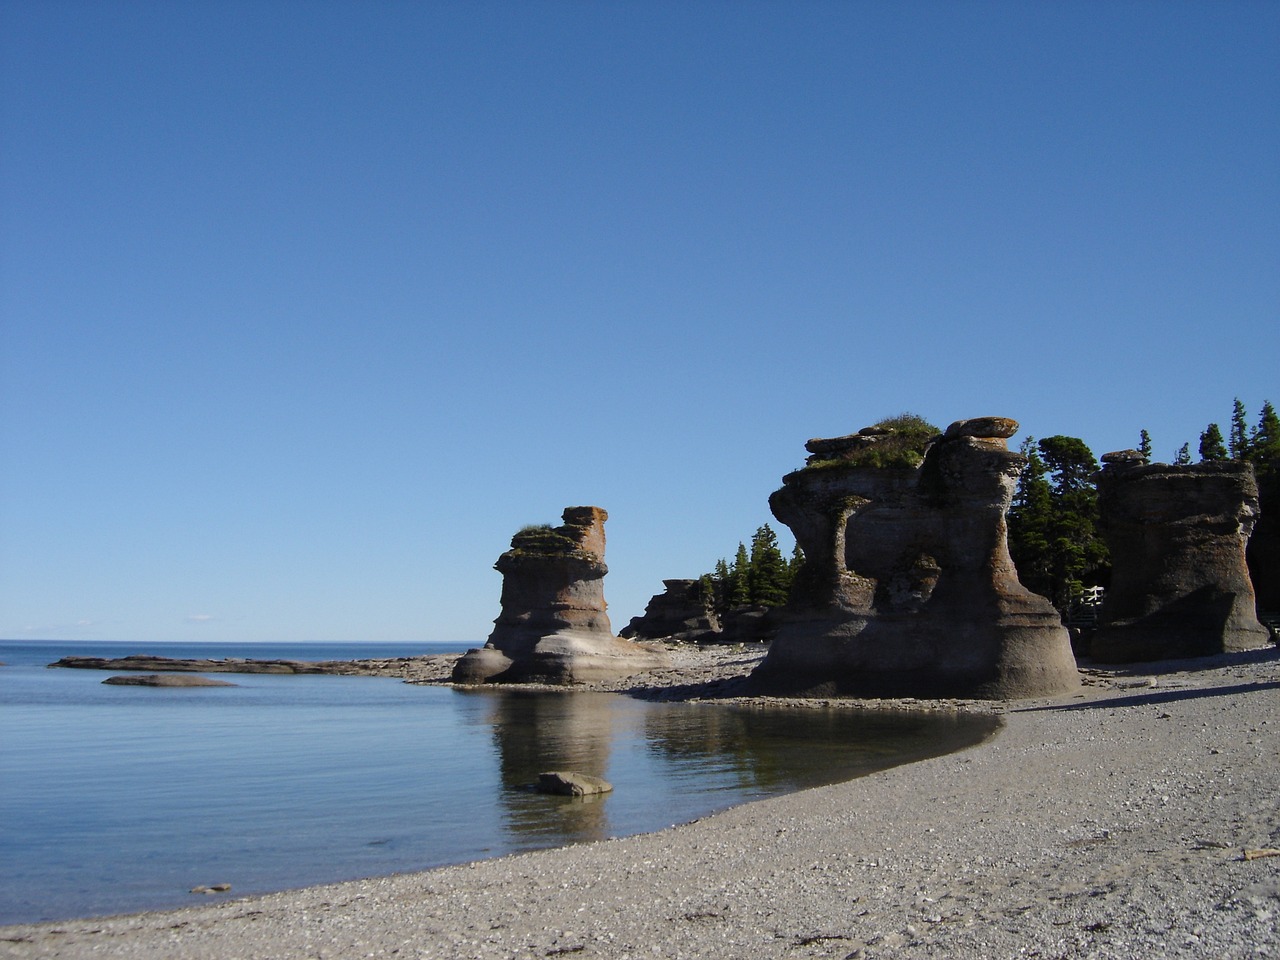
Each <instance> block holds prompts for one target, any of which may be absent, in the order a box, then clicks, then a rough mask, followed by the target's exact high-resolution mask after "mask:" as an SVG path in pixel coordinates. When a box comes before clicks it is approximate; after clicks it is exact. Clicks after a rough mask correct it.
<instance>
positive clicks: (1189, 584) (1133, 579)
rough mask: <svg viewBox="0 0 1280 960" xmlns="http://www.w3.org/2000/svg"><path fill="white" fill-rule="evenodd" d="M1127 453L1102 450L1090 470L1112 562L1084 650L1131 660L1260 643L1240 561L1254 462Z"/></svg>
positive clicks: (1254, 492)
mask: <svg viewBox="0 0 1280 960" xmlns="http://www.w3.org/2000/svg"><path fill="white" fill-rule="evenodd" d="M1131 454H1132V451H1120V452H1118V453H1113V454H1107V455H1105V456H1104V457H1103V458H1102V459H1103V463H1104V466H1103V468H1102V471H1101V473H1100V474H1099V475H1098V511H1099V515H1100V516H1099V529H1100V530H1101V532H1102V535H1103V538H1104V539H1105V540H1106V542H1107V546H1108V548H1109V549H1110V551H1111V565H1112V568H1111V586H1110V588H1109V589H1108V590H1107V596H1106V600H1105V601H1104V603H1103V606H1102V611H1101V614H1100V616H1099V626H1098V631H1097V633H1096V634H1094V637H1093V641H1092V644H1091V646H1090V653H1091V655H1092V657H1093V658H1094V659H1095V660H1098V661H1101V662H1103V663H1134V662H1139V661H1150V660H1168V659H1182V658H1185V657H1205V656H1212V655H1214V654H1218V653H1225V652H1229V651H1236V650H1251V649H1255V648H1258V647H1263V646H1266V645H1267V644H1268V643H1269V642H1270V633H1269V632H1268V630H1267V628H1266V627H1264V626H1263V625H1262V624H1261V623H1259V622H1258V618H1257V612H1256V610H1255V608H1254V593H1253V584H1252V583H1251V581H1250V579H1249V569H1248V567H1247V565H1246V563H1245V547H1246V544H1247V543H1248V542H1249V535H1250V533H1251V532H1252V530H1253V524H1254V521H1255V519H1256V517H1257V514H1258V488H1257V484H1256V482H1255V480H1254V475H1253V467H1252V466H1251V465H1250V464H1248V463H1243V462H1237V461H1227V462H1221V463H1197V464H1186V465H1170V464H1164V463H1153V464H1147V463H1144V462H1143V461H1142V460H1141V459H1140V458H1138V457H1135V456H1132V455H1131Z"/></svg>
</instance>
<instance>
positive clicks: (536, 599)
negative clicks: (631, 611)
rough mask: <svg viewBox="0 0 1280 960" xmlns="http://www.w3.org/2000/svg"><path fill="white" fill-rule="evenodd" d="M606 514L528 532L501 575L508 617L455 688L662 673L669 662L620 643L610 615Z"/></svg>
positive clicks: (572, 516) (471, 656) (572, 510)
mask: <svg viewBox="0 0 1280 960" xmlns="http://www.w3.org/2000/svg"><path fill="white" fill-rule="evenodd" d="M608 517H609V515H608V514H607V513H606V512H605V511H604V510H601V509H600V508H599V507H568V508H566V510H565V511H564V523H563V525H561V526H559V527H551V526H542V527H528V528H526V529H524V530H521V531H520V532H519V533H517V534H516V535H515V536H514V537H512V538H511V549H510V550H508V551H507V552H506V553H504V554H503V555H502V556H500V557H499V558H498V562H497V563H496V564H494V569H496V570H497V571H498V572H499V573H501V574H502V612H501V613H500V614H499V616H498V619H497V620H495V621H494V629H493V632H492V633H491V634H490V635H489V640H488V642H487V643H486V644H485V645H484V647H482V648H479V649H473V650H468V651H467V652H466V654H464V655H463V656H462V658H461V659H459V660H458V663H457V665H456V666H455V667H454V670H453V676H452V679H453V682H454V683H461V684H480V683H553V684H572V683H582V682H588V681H595V680H608V679H613V678H616V677H625V676H629V675H631V674H634V673H641V672H643V671H645V670H653V669H656V668H658V667H661V666H663V665H664V664H665V662H666V657H665V654H664V653H663V652H662V651H661V650H658V649H654V648H650V647H645V646H641V645H639V644H635V643H630V642H628V641H626V640H622V639H620V638H618V637H615V636H614V635H613V630H612V627H611V626H610V624H609V615H608V614H607V613H606V612H605V610H606V606H607V605H606V603H605V599H604V585H603V581H604V576H605V574H607V573H608V572H609V569H608V567H606V566H605V563H604V548H605V536H604V522H605V520H607V519H608Z"/></svg>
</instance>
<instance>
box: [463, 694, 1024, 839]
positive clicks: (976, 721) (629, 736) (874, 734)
mask: <svg viewBox="0 0 1280 960" xmlns="http://www.w3.org/2000/svg"><path fill="white" fill-rule="evenodd" d="M467 695H476V696H485V697H489V698H491V703H490V705H489V710H488V713H487V716H486V718H485V719H486V720H487V722H488V723H489V724H490V726H491V729H492V737H493V742H494V745H495V747H496V753H497V760H498V768H499V771H500V778H501V791H500V797H499V806H500V809H501V813H502V820H503V824H502V828H503V830H504V832H505V834H506V838H505V839H506V843H507V845H509V847H510V848H511V849H514V850H527V849H534V848H538V847H547V846H556V845H560V844H566V843H576V842H582V841H588V840H602V839H605V838H608V837H614V836H625V835H628V834H634V833H643V832H648V831H650V830H656V829H661V828H663V827H666V826H669V825H672V824H676V823H682V822H687V821H689V820H695V819H697V818H699V817H702V816H705V815H707V814H709V813H712V812H714V811H716V810H721V809H724V808H726V807H729V806H733V805H734V804H737V803H742V802H745V801H747V800H755V799H760V798H763V797H769V796H776V795H779V794H783V793H788V792H791V791H794V790H799V789H803V788H806V787H813V786H819V785H823V784H829V783H836V782H840V781H843V780H848V779H852V778H853V777H857V776H861V775H864V774H867V773H872V772H874V771H876V770H882V769H885V768H887V767H892V766H896V765H898V764H902V763H908V762H911V761H913V760H920V759H924V758H927V757H932V756H939V755H941V754H944V753H950V752H953V751H955V750H960V749H963V748H965V747H968V746H972V745H974V744H976V743H979V742H981V741H982V740H984V739H986V738H987V737H988V736H990V735H991V734H992V733H993V732H994V731H995V730H996V729H997V727H998V726H999V721H998V720H997V719H996V718H995V717H992V716H944V715H935V714H927V713H918V714H907V713H886V712H883V711H856V710H851V709H846V708H816V709H797V708H794V707H762V706H754V705H753V706H740V705H735V706H729V705H722V704H707V703H704V704H687V703H686V704H671V703H663V704H657V703H647V702H644V701H638V700H633V699H630V698H628V697H624V696H619V695H616V694H607V693H562V692H555V693H544V692H530V691H512V690H504V691H496V690H484V691H477V692H476V693H474V694H472V693H468V694H467ZM548 770H573V771H577V772H579V773H586V774H590V775H591V776H595V777H602V778H604V779H606V780H608V781H610V782H611V783H612V784H613V785H614V792H613V793H610V794H605V795H603V796H598V797H589V798H568V797H557V796H548V795H545V794H538V793H534V792H533V791H532V790H531V784H533V783H534V782H535V781H536V780H537V777H538V774H539V773H542V772H544V771H548Z"/></svg>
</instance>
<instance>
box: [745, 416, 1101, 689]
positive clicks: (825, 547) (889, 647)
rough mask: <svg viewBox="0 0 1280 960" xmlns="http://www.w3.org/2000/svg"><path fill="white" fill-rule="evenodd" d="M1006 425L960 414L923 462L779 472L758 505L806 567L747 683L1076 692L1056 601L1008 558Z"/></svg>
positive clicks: (1010, 478)
mask: <svg viewBox="0 0 1280 960" xmlns="http://www.w3.org/2000/svg"><path fill="white" fill-rule="evenodd" d="M1017 429H1018V425H1017V422H1016V421H1014V420H1010V419H1008V418H1005V417H980V418H976V419H971V420H960V421H957V422H956V423H954V424H952V426H951V428H950V429H949V430H948V431H947V433H946V434H944V435H943V436H941V437H939V436H937V435H936V431H934V435H932V436H929V437H928V438H927V439H926V440H925V441H924V457H923V462H921V461H920V460H919V457H918V455H917V456H914V457H913V456H912V454H913V453H914V450H913V449H912V448H911V447H909V446H904V447H903V448H902V449H899V450H897V451H895V452H894V456H892V457H887V456H883V455H881V453H880V452H879V451H877V452H876V454H875V455H867V456H865V457H862V458H859V457H854V458H852V459H850V460H849V461H848V462H847V463H837V464H825V463H824V464H820V465H810V466H809V467H806V468H805V469H803V470H797V471H795V472H793V473H791V474H788V475H787V476H786V477H784V478H783V485H782V488H781V489H779V490H777V491H775V492H774V494H773V495H772V496H771V497H770V498H769V506H770V508H771V509H772V511H773V514H774V516H775V517H777V518H778V519H779V520H780V521H782V522H783V523H785V524H787V526H789V527H790V528H791V530H792V532H793V533H794V534H795V537H796V541H797V542H798V543H799V545H800V548H801V549H802V550H803V551H804V555H805V564H804V567H803V568H802V570H801V573H800V575H799V580H798V582H797V584H796V586H795V587H794V588H793V592H792V599H791V601H790V602H789V603H788V605H787V606H786V607H785V608H784V609H783V610H781V611H780V612H779V619H780V621H781V623H780V625H779V627H778V633H777V635H776V637H775V638H774V640H773V643H772V646H771V647H770V649H769V653H768V655H767V656H766V658H765V660H764V662H763V663H762V664H761V665H760V666H759V667H758V668H757V669H756V671H755V672H754V673H753V675H752V678H751V681H750V682H751V685H752V686H753V687H755V688H756V689H757V690H758V691H760V692H764V693H770V692H772V693H780V694H793V695H821V694H849V695H857V696H909V697H955V696H964V697H988V698H997V699H1006V698H1014V697H1032V696H1047V695H1054V694H1060V693H1064V692H1068V691H1071V690H1074V689H1075V688H1076V687H1078V685H1079V676H1078V674H1077V672H1076V667H1075V660H1074V658H1073V657H1072V654H1071V645H1070V640H1069V638H1068V635H1067V631H1066V629H1065V628H1064V627H1063V626H1062V623H1061V621H1060V619H1059V617H1058V614H1057V611H1056V610H1054V608H1053V606H1052V605H1051V604H1050V603H1049V601H1048V600H1046V599H1044V598H1043V597H1040V596H1038V595H1036V594H1033V593H1031V592H1030V591H1029V590H1027V589H1026V588H1025V587H1023V586H1022V584H1021V583H1020V582H1019V581H1018V576H1017V571H1016V570H1015V569H1014V566H1013V561H1012V560H1011V559H1010V557H1009V549H1008V544H1007V542H1006V537H1005V515H1006V512H1007V510H1008V507H1009V503H1010V501H1011V499H1012V496H1013V490H1014V486H1015V484H1016V482H1017V478H1018V476H1019V475H1020V474H1021V472H1022V470H1023V467H1024V466H1025V465H1026V459H1025V458H1024V457H1023V456H1021V455H1020V454H1017V453H1013V452H1011V451H1010V450H1009V449H1008V445H1007V443H1006V442H1005V441H1006V438H1007V437H1008V436H1011V435H1013V434H1014V433H1016V432H1017ZM926 435H927V431H921V432H920V434H919V436H921V437H925V436H926ZM877 442H880V443H888V442H892V438H890V440H879V441H877ZM807 446H808V447H809V449H810V450H812V449H813V447H814V442H813V441H810V444H809V445H807Z"/></svg>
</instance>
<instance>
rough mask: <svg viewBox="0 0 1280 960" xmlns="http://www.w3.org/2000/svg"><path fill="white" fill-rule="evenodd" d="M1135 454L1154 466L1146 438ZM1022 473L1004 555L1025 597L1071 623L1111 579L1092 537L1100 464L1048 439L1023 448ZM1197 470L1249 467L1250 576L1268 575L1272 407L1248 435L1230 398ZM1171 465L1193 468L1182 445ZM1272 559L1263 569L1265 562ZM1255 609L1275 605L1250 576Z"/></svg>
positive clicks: (1278, 453)
mask: <svg viewBox="0 0 1280 960" xmlns="http://www.w3.org/2000/svg"><path fill="white" fill-rule="evenodd" d="M1137 449H1138V451H1139V453H1141V454H1142V456H1143V458H1144V459H1146V460H1147V461H1148V462H1150V461H1151V460H1152V440H1151V435H1150V434H1149V433H1148V432H1147V431H1146V430H1141V431H1139V433H1138V447H1137ZM1022 453H1023V455H1024V456H1026V458H1027V467H1026V469H1025V470H1024V471H1023V474H1022V477H1021V478H1020V479H1019V481H1018V487H1017V490H1016V492H1015V494H1014V498H1013V503H1012V505H1011V506H1010V509H1009V553H1010V554H1011V555H1012V557H1013V563H1014V566H1015V567H1017V569H1018V578H1019V579H1020V580H1021V581H1022V583H1023V585H1024V586H1026V587H1027V589H1029V590H1033V591H1035V592H1036V593H1039V594H1041V595H1042V596H1045V597H1048V598H1049V600H1050V601H1051V602H1052V603H1053V605H1054V606H1055V607H1057V609H1058V611H1059V612H1060V613H1061V614H1062V615H1063V616H1064V617H1067V616H1069V614H1070V612H1071V610H1072V608H1073V607H1074V606H1075V605H1076V604H1077V603H1078V602H1079V600H1080V598H1081V596H1082V595H1083V594H1084V590H1085V588H1086V587H1088V586H1095V585H1097V586H1106V585H1107V583H1108V582H1109V580H1110V576H1111V564H1110V558H1109V555H1108V551H1107V546H1106V544H1105V543H1104V542H1103V540H1102V538H1101V536H1100V535H1099V534H1098V531H1097V522H1098V491H1097V485H1096V482H1095V480H1094V476H1095V474H1096V473H1097V471H1098V463H1097V461H1096V460H1095V459H1094V457H1093V453H1092V452H1091V451H1090V450H1089V448H1088V446H1086V445H1085V443H1084V441H1083V440H1079V439H1077V438H1075V437H1065V436H1054V437H1046V438H1044V439H1042V440H1039V441H1036V440H1034V439H1033V438H1028V439H1027V440H1026V441H1025V442H1024V443H1023V444H1022ZM1199 454H1200V462H1202V463H1213V462H1216V461H1226V460H1240V461H1247V462H1249V463H1252V464H1253V467H1254V472H1255V475H1256V476H1257V479H1258V489H1259V499H1260V501H1261V505H1262V509H1261V514H1262V517H1263V519H1262V520H1260V521H1259V524H1258V527H1257V528H1256V529H1255V532H1254V538H1253V540H1251V541H1250V544H1249V553H1248V556H1249V561H1250V562H1249V566H1250V570H1251V571H1255V570H1261V569H1262V568H1263V566H1264V563H1265V564H1266V569H1272V566H1271V565H1272V564H1273V563H1274V555H1275V552H1276V543H1275V541H1276V540H1277V534H1280V525H1278V524H1277V519H1280V518H1276V517H1275V516H1273V515H1274V514H1275V513H1276V512H1277V511H1280V488H1278V486H1280V417H1277V415H1276V410H1275V407H1274V406H1272V404H1271V402H1270V401H1267V402H1266V403H1264V404H1263V406H1262V411H1261V413H1260V415H1259V417H1258V421H1257V423H1256V424H1255V425H1254V426H1252V427H1250V426H1249V423H1248V413H1247V412H1246V410H1245V406H1244V404H1243V403H1241V402H1240V399H1239V398H1236V401H1235V404H1234V407H1233V410H1232V414H1231V423H1230V429H1229V432H1228V435H1227V436H1226V437H1223V435H1222V428H1221V427H1220V426H1219V425H1218V424H1217V423H1210V424H1209V425H1208V426H1207V427H1205V429H1204V431H1203V432H1202V433H1201V434H1200V443H1199ZM1172 462H1173V463H1175V464H1189V463H1191V451H1190V444H1189V443H1184V444H1183V445H1182V446H1181V447H1180V448H1179V449H1178V451H1177V453H1176V454H1175V455H1174V458H1173V461H1172ZM1264 555H1265V556H1266V557H1270V558H1272V559H1271V560H1267V561H1264V560H1263V557H1264ZM1253 579H1254V586H1255V589H1258V590H1259V604H1260V605H1267V604H1269V603H1274V602H1275V601H1274V600H1273V599H1272V593H1271V591H1273V590H1274V587H1273V586H1272V585H1271V584H1270V583H1269V582H1268V583H1267V584H1266V592H1265V593H1264V591H1263V589H1262V588H1263V586H1264V585H1263V584H1261V583H1259V581H1260V580H1263V579H1264V578H1263V577H1260V576H1259V575H1258V574H1257V573H1253Z"/></svg>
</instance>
